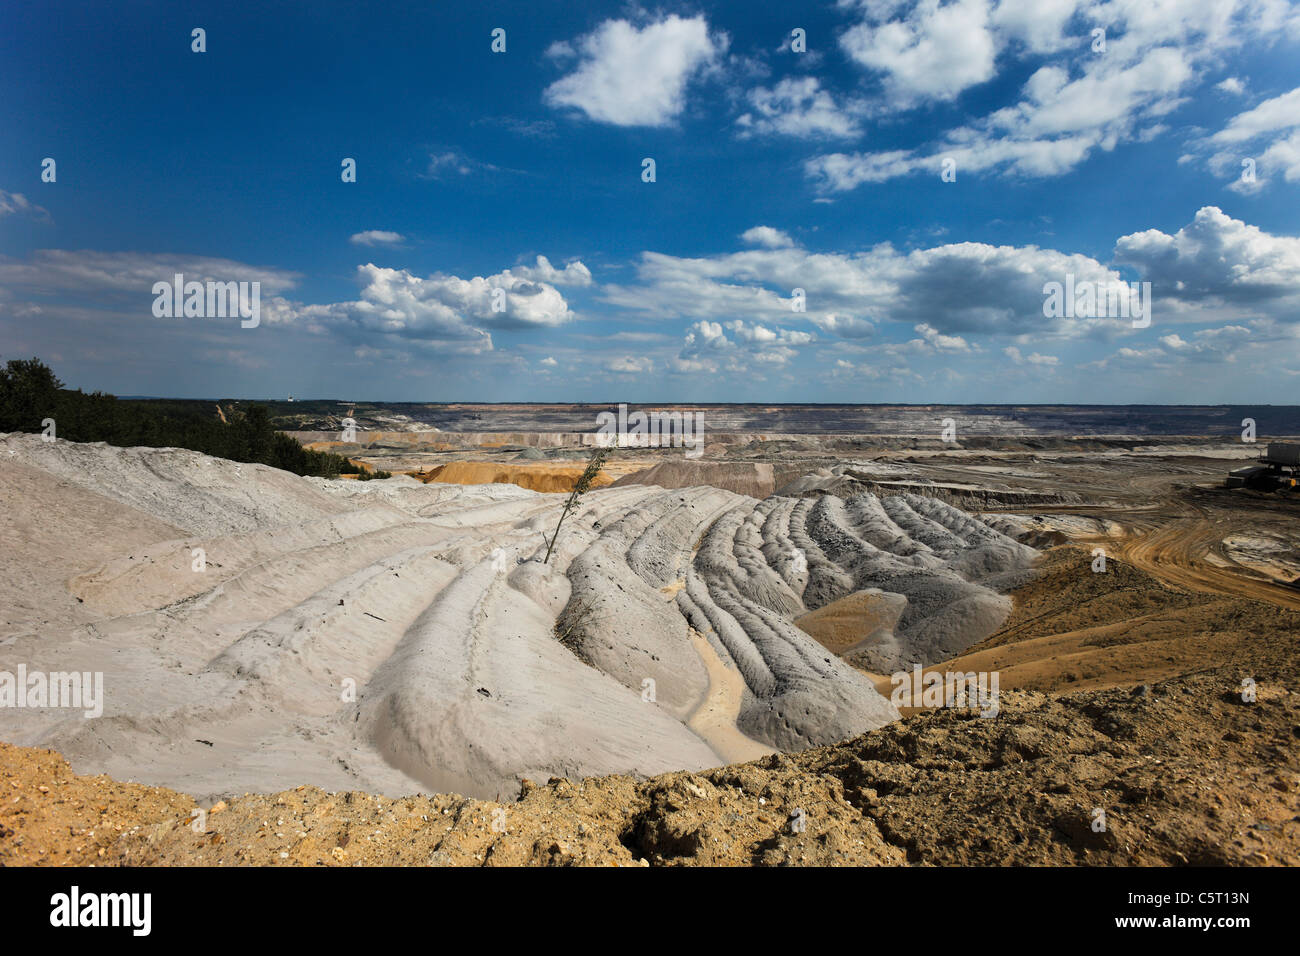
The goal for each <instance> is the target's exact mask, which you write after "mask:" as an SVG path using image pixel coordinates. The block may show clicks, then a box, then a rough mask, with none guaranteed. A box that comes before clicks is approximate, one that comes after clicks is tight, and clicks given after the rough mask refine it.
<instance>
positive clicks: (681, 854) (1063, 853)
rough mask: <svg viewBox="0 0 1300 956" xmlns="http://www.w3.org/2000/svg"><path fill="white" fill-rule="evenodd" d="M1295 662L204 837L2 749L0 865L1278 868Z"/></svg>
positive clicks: (210, 820) (150, 803)
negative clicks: (503, 792)
mask: <svg viewBox="0 0 1300 956" xmlns="http://www.w3.org/2000/svg"><path fill="white" fill-rule="evenodd" d="M1292 663H1294V662H1292ZM1296 673H1297V671H1296V670H1295V668H1294V666H1289V667H1280V666H1279V667H1275V668H1270V669H1265V670H1262V671H1260V672H1258V673H1256V674H1255V675H1254V676H1255V679H1256V680H1257V681H1258V698H1257V700H1256V702H1255V703H1243V702H1242V700H1241V695H1240V693H1239V690H1238V687H1239V684H1240V680H1241V675H1240V674H1239V673H1238V672H1237V670H1236V669H1227V668H1225V669H1222V670H1219V671H1215V672H1212V673H1208V674H1200V675H1195V676H1191V677H1184V678H1178V679H1174V680H1169V681H1165V682H1163V683H1158V684H1155V685H1151V686H1149V687H1146V686H1144V687H1141V688H1138V689H1137V690H1136V691H1130V690H1119V689H1116V690H1108V691H1089V692H1083V693H1078V694H1071V695H1066V696H1061V697H1051V696H1048V695H1045V694H1040V693H1036V692H1031V691H1014V692H1010V693H1006V692H1004V694H1003V697H1002V701H1001V704H1002V710H1001V713H1000V715H999V716H998V717H997V718H995V719H982V718H980V717H978V716H975V715H973V714H970V713H967V712H960V711H955V710H954V711H950V710H941V711H933V712H928V713H923V714H920V715H918V716H916V717H912V718H909V719H907V720H905V721H901V722H899V723H896V724H893V725H890V726H888V727H885V728H882V729H880V730H877V731H874V732H872V733H869V734H865V735H863V736H861V737H858V738H856V739H854V740H851V741H846V742H844V743H841V744H838V745H836V746H833V747H825V748H820V749H817V750H811V751H807V752H804V753H801V754H795V755H776V756H772V757H767V758H764V759H762V760H758V761H754V762H752V763H748V764H741V765H736V766H730V767H723V768H720V769H717V770H712V771H707V772H703V773H671V774H665V775H663V776H659V777H654V778H651V779H649V780H644V781H637V780H634V779H632V778H629V777H623V776H611V777H600V778H591V779H587V780H583V781H581V782H571V781H568V780H552V781H551V782H550V783H548V784H547V785H546V786H532V785H529V784H525V786H524V787H523V792H522V794H521V797H520V799H519V801H518V802H515V803H494V802H491V801H479V800H468V799H464V798H461V797H458V796H433V797H425V796H418V797H408V798H403V799H397V800H392V799H387V798H383V797H376V796H370V795H366V794H361V793H336V794H331V793H325V792H323V791H321V790H318V789H315V788H312V787H300V788H298V789H296V790H292V791H287V792H284V793H279V794H272V795H269V796H258V795H254V796H244V797H240V798H237V799H234V800H231V801H230V802H229V803H228V804H225V805H222V804H218V805H217V806H216V807H213V808H210V809H209V810H208V813H207V817H206V821H204V826H202V827H201V828H200V829H201V831H202V832H195V827H194V825H193V824H192V823H191V822H190V817H191V816H192V815H193V811H194V809H195V804H194V801H193V800H192V799H191V798H190V797H187V796H185V795H183V794H179V793H176V792H174V791H171V790H166V789H162V788H155V787H147V786H142V785H138V784H129V783H119V782H116V781H113V780H111V779H109V778H107V777H104V776H99V777H84V776H77V775H75V774H73V773H71V772H70V771H69V768H68V765H67V763H66V762H65V761H64V760H63V759H62V758H61V757H59V756H58V755H57V754H55V753H53V752H52V751H39V750H29V749H25V748H19V747H13V746H9V745H0V863H2V864H5V865H35V864H74V865H77V864H79V865H86V864H95V865H121V864H131V865H178V864H180V865H185V864H200V865H275V864H282V865H308V866H311V865H325V866H339V865H353V864H362V865H375V864H389V865H391V864H398V865H430V864H432V865H439V864H445V865H471V866H473V865H519V864H531V865H566V864H579V865H614V866H636V865H647V864H656V865H657V864H703V865H750V864H784V865H877V864H883V865H897V864H907V863H913V864H915V863H922V864H941V865H952V864H957V865H988V864H1097V865H1162V864H1170V865H1178V864H1243V865H1268V864H1281V865H1296V864H1300V773H1298V772H1297V771H1300V760H1298V759H1297V752H1298V750H1300V747H1297V744H1298V743H1300V695H1297V694H1295V693H1293V692H1291V691H1290V690H1289V689H1288V687H1287V686H1286V685H1285V683H1284V681H1285V680H1294V677H1295V674H1296ZM1097 808H1099V809H1101V810H1103V811H1104V812H1105V823H1106V827H1105V831H1104V832H1096V831H1095V830H1094V829H1093V821H1094V819H1095V815H1096V809H1097ZM798 811H802V816H801V817H800V814H799V812H798ZM800 818H801V819H802V820H803V821H804V823H805V828H804V830H803V832H793V831H794V829H795V827H792V821H793V820H798V819H800ZM494 824H495V825H496V826H497V827H498V829H494ZM501 825H504V827H505V832H499V827H500V826H501Z"/></svg>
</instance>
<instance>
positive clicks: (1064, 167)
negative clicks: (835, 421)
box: [0, 0, 1300, 404]
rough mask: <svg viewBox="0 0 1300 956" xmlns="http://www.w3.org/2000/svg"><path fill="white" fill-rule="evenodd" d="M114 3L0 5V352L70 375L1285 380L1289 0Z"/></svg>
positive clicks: (1154, 382)
mask: <svg viewBox="0 0 1300 956" xmlns="http://www.w3.org/2000/svg"><path fill="white" fill-rule="evenodd" d="M114 15H115V16H117V17H119V18H123V19H125V20H130V21H131V22H130V23H129V24H127V25H128V26H129V27H130V29H127V30H123V31H122V32H121V36H122V38H123V39H122V41H121V44H120V47H121V48H114V49H113V50H112V51H111V55H109V52H108V51H106V50H105V49H104V48H103V47H99V46H96V45H95V44H94V43H93V42H92V41H91V40H90V39H88V37H91V36H93V35H94V30H93V29H86V27H92V28H93V26H94V23H93V22H91V23H89V24H87V23H85V22H81V21H84V20H86V19H89V20H91V21H93V20H94V19H95V18H96V17H104V18H106V19H107V18H108V17H109V14H108V13H107V12H100V13H94V12H92V13H88V14H87V13H84V12H80V11H79V12H78V13H77V16H76V17H68V18H63V19H60V18H57V17H53V16H47V17H41V16H39V15H37V14H36V13H21V14H20V13H19V12H16V11H14V10H7V11H5V12H3V13H0V63H2V64H3V66H0V70H2V71H3V72H4V73H5V76H4V81H5V84H6V88H7V89H11V90H13V91H14V93H15V95H14V96H12V97H9V98H8V101H7V102H5V103H0V125H3V126H4V128H6V129H7V130H10V131H12V132H13V134H14V135H13V136H12V139H13V143H12V148H11V149H10V150H8V151H7V152H6V153H5V154H4V155H3V156H0V354H2V355H4V356H5V357H15V356H20V355H22V356H26V355H32V354H36V355H40V356H41V357H43V358H45V359H46V360H47V361H50V362H51V363H52V364H53V365H54V366H55V368H56V370H57V371H58V372H59V373H60V374H61V375H62V377H63V378H64V379H65V380H67V381H69V382H71V383H73V384H75V385H78V386H81V387H84V388H102V389H105V390H109V391H115V392H117V393H119V394H153V395H174V396H192V397H213V396H248V397H275V396H281V395H284V394H286V393H292V394H295V395H302V396H321V397H346V398H357V399H362V398H365V399H377V400H384V399H387V400H394V401H421V400H424V401H439V400H467V401H529V400H531V401H584V400H590V401H619V400H623V401H660V402H674V401H680V402H690V401H764V402H780V401H786V402H818V401H826V402H855V401H857V402H890V401H901V402H1144V403H1147V402H1149V403H1206V402H1242V401H1272V402H1275V403H1279V404H1286V403H1289V402H1291V401H1292V400H1293V399H1292V398H1291V396H1290V394H1289V392H1288V391H1287V388H1286V386H1287V385H1289V384H1290V383H1293V382H1295V381H1296V380H1297V379H1296V376H1297V375H1300V361H1297V358H1298V357H1300V356H1298V354H1297V351H1298V349H1300V215H1297V213H1298V212H1300V66H1297V64H1300V56H1298V55H1297V54H1300V6H1297V5H1296V4H1294V3H1289V2H1286V0H1177V2H1174V0H1155V2H1152V0H1105V2H1089V0H1042V2H1027V0H1024V2H1012V0H947V2H942V0H919V2H906V0H839V2H830V3H817V4H811V3H810V4H805V5H797V6H796V7H794V8H790V7H787V8H784V9H782V10H775V11H760V10H755V9H753V8H752V7H751V6H749V5H746V4H741V3H732V2H719V3H714V4H701V5H697V6H694V7H690V8H684V7H681V6H673V7H671V8H670V7H667V6H665V7H662V8H654V7H645V8H637V9H635V10H629V9H628V8H626V7H621V6H620V7H616V6H611V7H610V9H609V10H608V11H607V12H604V13H602V12H601V11H599V10H594V11H593V10H591V9H583V10H574V9H569V8H568V6H567V5H559V4H543V5H541V6H540V7H536V8H534V7H531V6H530V7H529V8H524V7H520V8H519V9H518V10H509V9H505V10H501V11H495V10H494V11H492V12H490V13H485V12H482V11H479V12H473V11H469V12H464V11H462V12H455V11H443V10H429V11H423V12H420V13H419V14H404V16H408V17H410V19H403V20H401V21H395V20H393V19H392V18H384V19H379V18H372V19H369V20H367V19H365V14H364V12H358V11H355V10H352V9H350V8H348V7H344V6H340V7H338V8H337V9H333V8H331V7H330V6H329V5H328V4H327V5H326V6H325V8H324V10H323V12H322V13H321V15H320V16H310V17H309V16H307V15H305V14H300V13H294V12H283V13H280V14H277V15H276V16H277V21H276V23H275V24H274V25H275V27H276V29H275V30H274V31H270V30H268V29H267V24H266V23H265V22H262V21H261V20H260V19H259V17H265V16H267V15H266V14H258V13H256V12H253V11H248V12H241V13H234V12H232V13H224V14H213V15H212V16H210V17H209V16H205V17H201V18H200V19H203V20H205V21H206V22H204V23H203V24H201V27H202V29H203V31H204V42H203V44H202V45H203V47H204V49H203V50H201V51H199V50H196V49H195V45H196V43H197V41H192V30H193V28H194V27H195V26H196V25H197V24H190V23H189V22H188V21H187V20H183V19H180V18H179V17H180V15H179V14H175V13H171V12H169V13H165V14H164V13H159V12H156V11H154V12H148V11H127V12H125V13H122V12H120V11H119V12H118V13H117V14H114ZM78 18H80V20H78ZM6 21H7V22H6ZM73 21H76V22H75V23H74V22H73ZM115 35H117V34H116V33H115ZM286 36H287V37H292V38H293V40H292V42H285V41H284V40H283V37H286ZM430 45H433V46H436V50H437V55H436V56H430V55H429V49H430ZM272 53H274V55H272ZM326 53H328V56H327V57H326V59H330V60H331V62H339V63H347V64H351V65H350V66H347V67H340V68H339V69H338V70H335V71H328V72H324V73H322V72H321V68H320V66H319V63H320V62H321V59H322V56H325V54H326ZM55 56H57V57H58V58H59V59H60V61H61V62H66V63H67V64H69V65H68V67H67V69H68V71H69V73H70V76H69V82H75V85H76V87H77V88H78V89H82V90H84V91H85V94H84V97H82V98H80V99H76V100H73V99H69V98H64V97H61V96H59V95H56V93H55V92H54V91H53V90H52V89H51V88H50V87H49V84H48V81H47V79H46V78H44V77H43V75H42V73H41V70H40V67H39V64H40V63H41V62H43V61H44V60H48V59H49V58H50V57H55ZM128 62H134V63H148V64H151V66H149V67H138V68H131V69H127V68H125V67H124V66H123V64H124V63H128ZM165 116H172V117H183V118H184V121H183V122H180V123H179V124H175V123H165V122H159V121H158V117H165ZM109 118H111V121H110V119H109ZM232 124H234V125H232ZM349 163H351V172H352V176H351V178H349ZM341 171H342V172H341ZM178 274H179V275H183V276H184V277H185V279H187V280H195V281H198V282H207V281H211V282H214V283H220V282H230V281H256V282H259V283H260V288H261V300H260V302H261V306H260V308H261V321H260V322H259V323H258V324H257V326H256V327H255V328H241V326H240V324H239V323H238V322H237V321H235V322H232V321H226V320H225V319H223V318H219V317H213V318H203V317H194V316H191V317H179V318H159V317H156V316H155V315H154V314H153V312H152V310H151V305H152V302H153V295H152V294H151V292H150V289H151V287H152V286H153V284H154V283H155V282H158V281H160V280H162V281H171V280H172V277H173V276H174V275H178ZM1052 284H1058V285H1061V286H1063V287H1064V288H1066V289H1068V290H1069V296H1070V303H1069V305H1068V307H1066V308H1064V309H1061V308H1056V309H1052V308H1049V307H1047V305H1046V302H1047V289H1048V287H1049V286H1050V285H1052ZM1147 284H1149V285H1147ZM1144 287H1145V290H1146V292H1144ZM1076 293H1077V297H1076ZM1144 295H1145V298H1144ZM1130 305H1133V306H1134V309H1135V313H1134V314H1130V311H1129V306H1130ZM1119 306H1122V307H1123V309H1122V311H1121V310H1120V309H1119V308H1118V307H1119ZM1279 386H1281V387H1280V388H1279Z"/></svg>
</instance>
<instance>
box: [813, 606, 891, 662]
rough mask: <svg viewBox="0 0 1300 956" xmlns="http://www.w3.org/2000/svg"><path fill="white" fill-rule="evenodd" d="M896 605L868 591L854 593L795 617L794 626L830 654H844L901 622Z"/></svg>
mask: <svg viewBox="0 0 1300 956" xmlns="http://www.w3.org/2000/svg"><path fill="white" fill-rule="evenodd" d="M899 611H900V608H899V607H898V605H897V603H896V602H890V601H888V600H885V599H883V598H882V596H881V595H880V594H872V593H871V592H869V591H855V592H854V593H852V594H849V595H846V596H845V597H842V598H840V599H839V600H838V601H832V602H831V603H830V604H827V605H826V606H825V607H820V608H818V609H817V610H815V611H809V612H808V613H807V614H804V615H802V616H800V617H798V618H795V622H794V623H795V625H796V626H797V627H798V628H799V629H800V630H802V631H803V632H804V633H805V634H808V635H810V636H811V637H813V638H814V639H815V640H816V641H817V642H818V643H819V644H821V645H822V646H823V647H825V648H826V649H827V650H828V651H834V652H835V653H836V654H843V653H844V652H845V651H847V650H849V649H850V648H852V647H854V646H856V645H858V644H861V643H862V642H863V641H864V640H866V639H867V638H868V637H870V636H871V635H872V634H874V633H876V632H877V631H879V630H881V629H882V628H885V629H892V628H893V626H894V625H895V624H897V623H898V615H899Z"/></svg>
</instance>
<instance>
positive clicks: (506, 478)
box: [410, 461, 613, 492]
mask: <svg viewBox="0 0 1300 956" xmlns="http://www.w3.org/2000/svg"><path fill="white" fill-rule="evenodd" d="M585 469H586V464H585V463H584V462H574V463H572V464H568V463H565V464H558V463H555V462H504V463H503V462H495V461H451V462H448V463H447V464H445V465H439V466H438V467H437V468H434V469H433V470H432V471H427V472H425V473H423V474H419V473H410V474H411V475H412V477H414V478H419V479H420V480H421V481H423V482H425V483H426V484H427V483H428V482H430V481H437V482H441V483H442V484H448V485H491V484H507V485H518V486H519V487H521V488H529V489H531V490H532V491H548V492H555V491H572V490H573V486H574V483H575V482H577V480H578V478H580V477H581V476H582V472H583V471H584V470H585ZM612 483H613V479H612V478H611V477H609V476H608V475H606V474H605V473H604V472H601V473H600V474H599V475H597V476H596V480H595V481H593V482H592V483H591V486H592V487H593V488H600V487H602V486H604V485H608V484H612Z"/></svg>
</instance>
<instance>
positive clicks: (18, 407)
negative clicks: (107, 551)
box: [0, 358, 388, 478]
mask: <svg viewBox="0 0 1300 956" xmlns="http://www.w3.org/2000/svg"><path fill="white" fill-rule="evenodd" d="M47 419H53V422H54V426H53V427H54V434H55V437H56V438H63V439H67V440H68V441H77V442H92V441H102V442H106V443H107V444H109V445H116V446H118V447H130V446H136V445H140V446H144V447H148V448H188V449H190V450H191V451H198V452H202V453H203V454H205V455H212V456H213V457H215V458H226V459H228V460H230V461H246V462H256V463H258V464H262V465H270V466H271V467H272V468H281V469H283V470H285V471H291V472H293V473H294V474H295V475H315V476H319V477H322V478H336V477H338V476H339V475H349V474H355V475H358V476H362V475H364V476H365V477H367V478H377V477H385V478H386V477H388V474H387V473H386V472H373V473H366V472H365V470H364V469H362V468H360V467H358V466H357V465H354V464H352V462H350V461H348V459H346V458H344V457H343V456H341V455H335V454H331V453H330V452H322V451H310V450H308V449H306V448H304V447H303V446H302V444H301V443H300V442H299V441H298V440H297V439H296V438H293V437H291V436H289V435H286V434H284V432H281V431H277V430H276V429H275V428H274V427H273V426H272V424H271V419H270V415H269V413H268V412H267V409H266V406H264V405H250V406H248V408H247V409H245V410H243V411H242V412H239V411H233V410H232V411H230V412H228V413H226V421H222V420H221V419H220V418H218V417H217V415H216V412H215V409H214V411H213V414H212V415H210V416H209V415H205V414H203V413H202V412H201V411H199V410H198V409H197V408H196V407H195V406H194V405H193V404H192V403H183V402H171V403H169V402H166V401H148V402H145V401H123V400H121V399H119V398H118V397H117V396H115V395H109V394H107V393H105V392H91V393H89V394H87V393H85V392H82V391H81V390H80V389H76V390H73V389H68V388H65V387H64V385H63V383H62V382H61V381H59V379H58V376H56V375H55V374H54V372H53V370H52V369H50V367H49V366H48V365H46V364H45V363H44V362H42V361H41V360H40V359H37V358H31V359H10V360H9V361H8V362H6V363H5V365H4V366H3V367H2V368H0V432H45V431H47V426H46V420H47Z"/></svg>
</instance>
